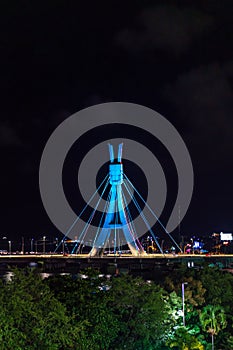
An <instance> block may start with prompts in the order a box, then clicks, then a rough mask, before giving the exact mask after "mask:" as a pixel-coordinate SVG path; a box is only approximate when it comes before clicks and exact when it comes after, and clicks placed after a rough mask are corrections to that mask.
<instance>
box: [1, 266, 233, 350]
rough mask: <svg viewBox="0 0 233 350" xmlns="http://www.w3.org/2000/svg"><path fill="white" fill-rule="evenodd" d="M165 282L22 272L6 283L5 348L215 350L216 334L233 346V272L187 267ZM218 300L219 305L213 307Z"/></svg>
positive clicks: (223, 343)
mask: <svg viewBox="0 0 233 350" xmlns="http://www.w3.org/2000/svg"><path fill="white" fill-rule="evenodd" d="M182 282H188V285H186V287H185V310H186V313H185V319H186V328H184V327H183V326H182V324H183V320H182V314H181V310H182V298H181V283H182ZM224 284H225V285H224ZM213 286H214V288H213ZM223 286H224V288H225V295H222V293H224V291H223ZM164 287H165V289H166V290H164V289H163V288H162V287H161V286H159V285H158V284H155V283H153V282H150V283H149V282H146V281H144V280H142V279H141V278H134V277H132V276H129V275H125V276H120V277H112V278H110V279H109V278H105V277H99V275H98V272H96V271H94V270H92V269H88V270H86V271H84V273H83V274H80V275H79V276H77V278H73V277H72V276H69V275H65V276H53V277H50V278H48V279H45V280H42V279H41V278H40V276H39V274H38V273H37V272H36V271H35V272H33V271H30V270H26V271H19V270H15V271H14V278H13V280H12V281H11V282H7V283H3V282H2V281H0V303H1V308H0V350H3V349H4V350H12V349H14V350H21V349H27V350H37V349H40V350H69V349H77V350H86V349H92V350H122V349H127V350H166V349H168V346H169V348H172V349H173V350H175V349H183V350H189V349H190V350H191V349H193V350H202V349H205V350H209V349H211V342H210V336H209V334H212V335H213V336H214V335H215V336H216V339H215V340H216V345H217V348H219V349H231V348H233V336H232V313H231V309H230V306H231V304H230V300H231V299H230V298H231V297H232V276H231V275H229V274H225V273H223V272H222V271H219V270H216V269H215V268H213V269H211V268H208V269H203V270H200V271H196V270H192V271H191V269H189V270H187V269H181V270H178V271H175V272H174V274H172V275H171V276H169V278H166V280H165V283H164ZM211 300H215V301H216V300H218V301H219V306H217V307H216V306H211V304H210V303H209V304H210V305H207V302H209V301H211ZM227 302H228V305H226V303H227ZM206 305H207V306H206Z"/></svg>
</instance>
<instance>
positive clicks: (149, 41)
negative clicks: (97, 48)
mask: <svg viewBox="0 0 233 350" xmlns="http://www.w3.org/2000/svg"><path fill="white" fill-rule="evenodd" d="M137 27H138V28H137V29H135V28H126V29H124V30H122V31H121V32H120V33H119V34H118V36H117V42H118V43H119V44H121V45H123V46H124V47H125V48H127V49H129V50H133V51H140V50H144V49H155V48H156V49H162V50H166V51H172V52H173V53H174V54H177V55H178V54H180V53H182V52H184V51H185V50H186V49H187V47H188V46H189V45H190V43H191V42H192V40H193V39H195V38H199V37H200V36H201V35H203V34H204V33H205V32H208V31H210V30H211V28H212V27H213V18H212V17H211V16H209V15H207V14H205V13H203V12H200V11H198V10H195V9H191V8H178V7H176V6H170V5H167V6H166V5H165V6H157V7H154V8H150V9H149V8H148V9H146V10H144V11H143V12H142V13H141V15H140V16H139V17H138V21H137Z"/></svg>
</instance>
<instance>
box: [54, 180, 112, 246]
mask: <svg viewBox="0 0 233 350" xmlns="http://www.w3.org/2000/svg"><path fill="white" fill-rule="evenodd" d="M107 179H108V181H109V174H107V175H106V176H105V178H104V179H103V181H102V182H101V184H100V185H99V187H98V188H97V189H96V191H95V192H94V193H93V195H92V196H91V197H90V199H89V201H88V202H87V203H86V205H85V206H84V208H83V209H82V210H81V212H80V213H79V215H78V216H77V218H76V219H75V220H74V222H73V223H72V225H71V226H70V227H69V228H68V230H67V231H66V233H65V235H64V237H63V238H62V240H61V241H60V243H59V244H58V245H57V247H56V249H55V251H54V252H57V250H58V249H59V248H60V246H61V245H62V243H64V241H65V238H66V237H67V236H68V235H69V233H70V232H71V230H72V229H73V228H74V226H75V225H76V224H77V222H78V221H79V219H80V217H81V215H82V214H83V213H84V212H85V210H86V209H87V207H88V206H89V204H90V203H91V202H92V200H93V199H94V197H95V196H96V194H97V193H98V191H99V190H100V188H101V187H102V186H103V184H104V183H105V181H106V180H107Z"/></svg>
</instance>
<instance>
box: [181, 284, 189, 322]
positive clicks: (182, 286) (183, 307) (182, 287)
mask: <svg viewBox="0 0 233 350" xmlns="http://www.w3.org/2000/svg"><path fill="white" fill-rule="evenodd" d="M186 284H188V282H183V283H182V285H181V289H182V309H183V326H184V327H185V314H184V311H185V306H184V286H185V285H186Z"/></svg>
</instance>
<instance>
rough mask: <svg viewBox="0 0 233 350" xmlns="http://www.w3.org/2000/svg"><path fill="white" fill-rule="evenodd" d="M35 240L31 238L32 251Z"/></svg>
mask: <svg viewBox="0 0 233 350" xmlns="http://www.w3.org/2000/svg"><path fill="white" fill-rule="evenodd" d="M33 241H34V238H31V253H32V252H33Z"/></svg>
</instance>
